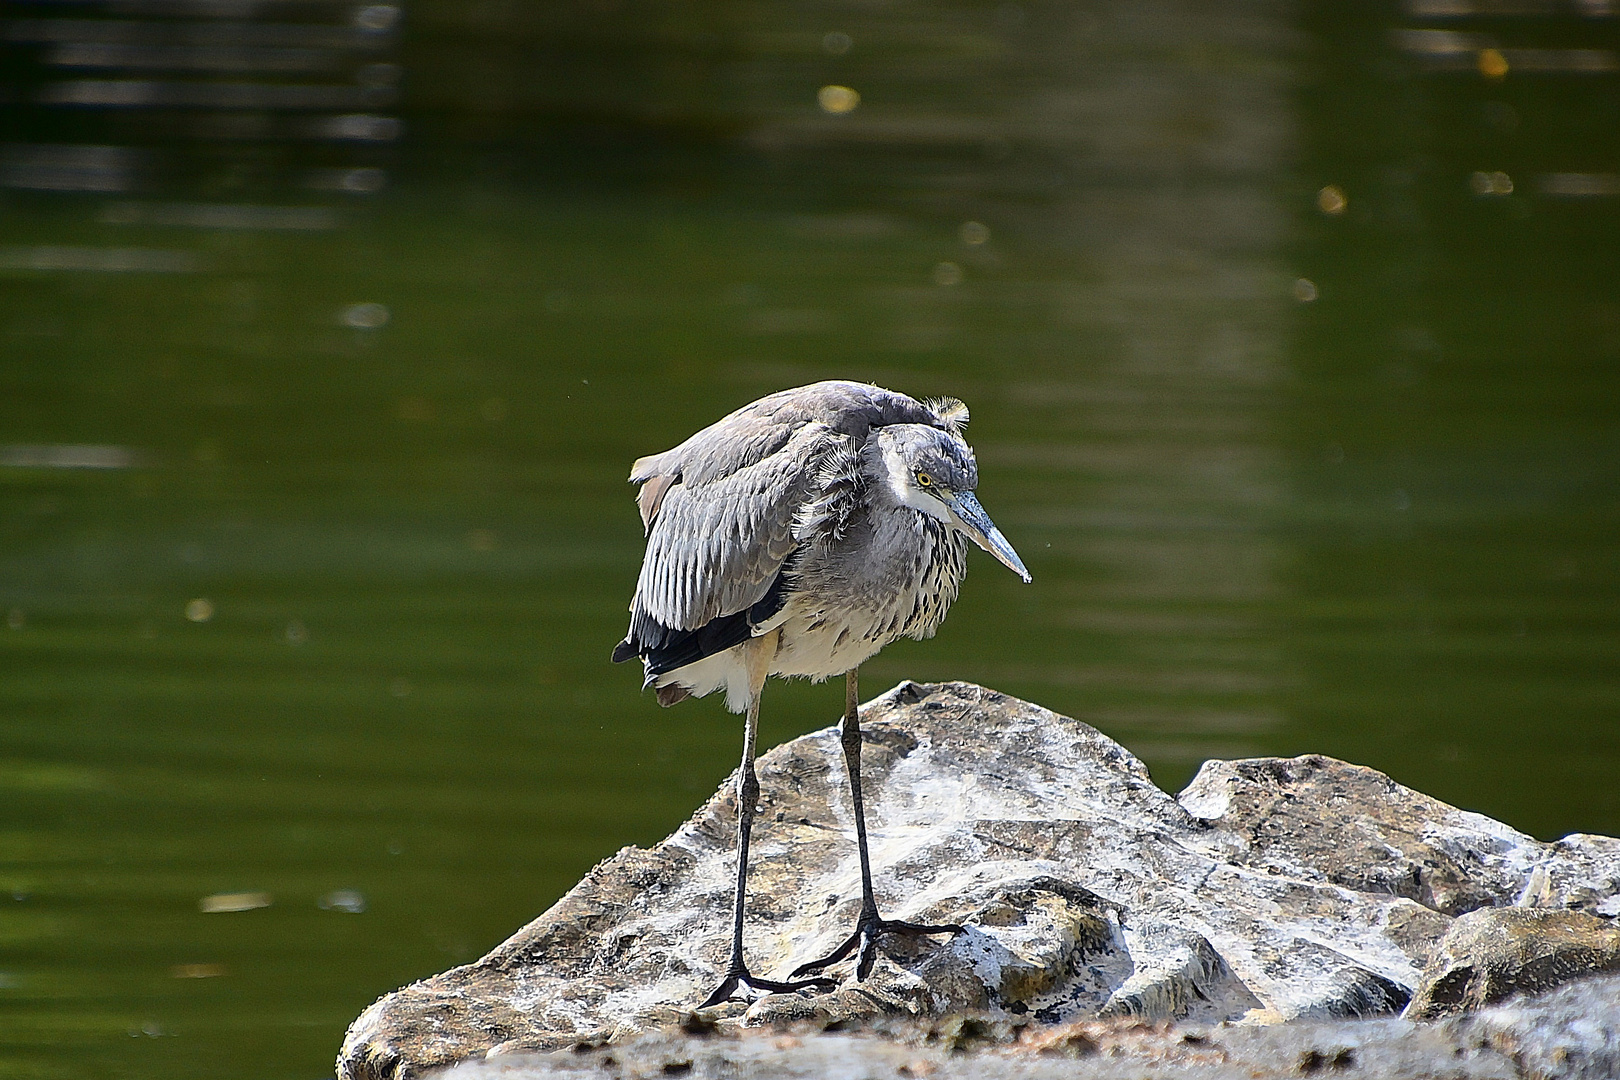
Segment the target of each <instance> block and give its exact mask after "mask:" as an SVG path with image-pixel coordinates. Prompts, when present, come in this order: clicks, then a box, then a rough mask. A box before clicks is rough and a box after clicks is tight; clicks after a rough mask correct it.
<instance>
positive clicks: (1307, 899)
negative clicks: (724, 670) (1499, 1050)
mask: <svg viewBox="0 0 1620 1080" xmlns="http://www.w3.org/2000/svg"><path fill="white" fill-rule="evenodd" d="M862 723H863V729H864V734H865V740H866V741H865V750H864V754H863V762H864V770H863V774H864V777H865V779H866V784H867V801H868V815H869V824H870V826H871V832H872V837H871V839H872V858H873V872H874V878H875V882H876V888H877V893H878V902H879V906H880V907H881V908H882V910H883V912H884V914H885V915H887V916H889V917H892V918H903V919H907V920H910V921H913V922H926V923H948V922H956V923H961V924H963V926H964V927H965V928H966V929H965V931H964V932H963V933H962V934H959V935H957V936H956V937H955V938H954V939H951V940H949V941H940V940H938V939H935V940H934V941H924V942H911V941H906V940H897V941H895V942H894V943H893V944H894V946H895V951H893V952H891V953H890V954H889V955H887V956H885V957H884V958H882V959H880V961H879V963H878V966H877V969H876V970H875V972H874V973H873V975H872V977H871V978H870V979H868V980H867V981H866V982H865V983H862V984H859V985H856V984H854V983H849V982H846V983H845V984H844V986H842V987H841V988H839V989H838V990H835V991H833V992H831V993H828V994H821V995H816V996H800V995H772V996H770V997H766V998H762V999H760V1000H759V1001H757V1002H754V1003H753V1004H752V1005H751V1006H744V1005H743V1004H741V1003H734V1004H729V1005H726V1006H721V1007H720V1008H718V1009H716V1010H711V1011H710V1013H709V1014H706V1015H705V1017H703V1018H702V1022H701V1023H700V1024H699V1025H698V1026H700V1027H706V1026H707V1024H708V1023H709V1022H711V1021H713V1022H717V1023H718V1024H719V1028H720V1030H721V1031H722V1032H726V1031H732V1030H733V1029H737V1028H740V1027H745V1026H759V1025H768V1026H771V1027H773V1028H774V1027H781V1026H783V1025H789V1026H793V1025H795V1024H796V1025H797V1026H799V1027H815V1028H825V1027H827V1026H828V1025H834V1026H839V1027H843V1028H846V1029H848V1028H855V1027H861V1026H871V1025H874V1024H877V1025H881V1024H885V1023H895V1022H898V1021H902V1020H903V1021H905V1022H908V1023H923V1022H931V1018H933V1019H938V1018H945V1017H951V1016H960V1015H962V1014H972V1015H974V1016H977V1017H979V1018H981V1020H982V1021H983V1022H987V1023H992V1024H1005V1025H1012V1026H1014V1027H1016V1028H1017V1029H1018V1030H1020V1031H1023V1032H1026V1033H1027V1032H1035V1031H1057V1030H1061V1029H1062V1028H1063V1027H1064V1025H1071V1026H1072V1025H1074V1024H1080V1023H1101V1024H1105V1025H1106V1024H1114V1025H1119V1024H1125V1025H1131V1024H1135V1025H1137V1026H1138V1027H1140V1026H1141V1025H1143V1024H1149V1025H1152V1024H1158V1023H1161V1022H1176V1023H1177V1024H1179V1025H1211V1024H1218V1023H1221V1022H1224V1021H1248V1022H1251V1023H1252V1022H1257V1021H1258V1022H1275V1021H1283V1020H1289V1021H1292V1020H1305V1021H1312V1022H1322V1021H1331V1020H1335V1019H1347V1018H1359V1017H1378V1016H1393V1015H1395V1014H1398V1013H1400V1012H1401V1010H1403V1009H1405V1008H1406V1007H1407V1005H1408V1003H1409V1002H1410V1001H1412V999H1413V995H1414V993H1416V994H1418V998H1419V1001H1420V1002H1435V1003H1437V1004H1435V1005H1434V1006H1433V1007H1432V1009H1431V1007H1430V1006H1429V1005H1424V1006H1423V1008H1424V1010H1425V1012H1424V1015H1426V1016H1430V1015H1442V1014H1443V1013H1446V1012H1450V1011H1456V1010H1460V1009H1467V1008H1474V1007H1477V1006H1479V1005H1481V1004H1485V1003H1487V1002H1491V1001H1495V1000H1498V999H1499V998H1501V997H1502V996H1504V995H1506V994H1509V993H1512V992H1514V991H1515V990H1542V989H1546V988H1548V987H1551V986H1556V985H1557V984H1558V983H1560V982H1563V981H1567V980H1569V979H1572V978H1578V977H1580V976H1582V975H1586V974H1591V973H1593V972H1598V971H1604V970H1613V969H1614V966H1615V955H1616V951H1615V944H1614V934H1615V931H1614V929H1613V926H1612V923H1611V921H1610V920H1612V919H1613V918H1614V917H1615V916H1616V915H1617V914H1620V840H1615V839H1612V838H1607V837H1598V836H1584V835H1577V836H1570V837H1566V838H1565V839H1563V840H1561V841H1558V842H1556V843H1551V844H1547V843H1541V842H1538V841H1536V840H1534V839H1532V838H1531V837H1528V836H1525V835H1524V834H1522V833H1518V832H1515V831H1514V830H1512V829H1510V828H1508V827H1507V826H1505V825H1502V824H1500V823H1498V822H1495V821H1492V820H1490V819H1489V818H1485V817H1482V816H1480V815H1478V814H1471V813H1467V812H1464V811H1461V810H1458V809H1456V808H1454V807H1451V806H1448V805H1446V804H1444V803H1441V802H1439V801H1437V800H1435V799H1431V798H1429V797H1427V796H1425V795H1422V794H1420V793H1418V792H1415V791H1412V790H1410V789H1408V788H1404V787H1402V786H1400V785H1399V784H1397V783H1395V782H1394V781H1392V780H1391V779H1389V778H1388V777H1387V776H1384V775H1383V774H1381V773H1378V772H1374V771H1373V770H1371V769H1366V768H1361V767H1359V766H1354V765H1349V764H1346V763H1344V762H1341V761H1336V760H1333V759H1331V758H1325V757H1316V756H1310V757H1300V758H1293V759H1288V760H1282V759H1256V760H1248V761H1230V762H1227V761H1212V762H1209V763H1207V764H1206V765H1205V766H1204V768H1203V769H1202V770H1201V771H1200V772H1199V774H1198V775H1197V776H1196V777H1195V778H1194V779H1193V781H1192V783H1191V784H1190V785H1189V786H1188V787H1187V789H1186V790H1185V791H1183V792H1182V793H1181V795H1180V796H1179V797H1172V796H1170V795H1167V794H1165V793H1164V792H1163V791H1160V790H1159V789H1158V788H1157V787H1155V786H1154V785H1153V783H1152V781H1151V780H1150V779H1149V778H1148V774H1147V770H1146V769H1145V768H1144V767H1143V765H1142V764H1141V762H1139V761H1138V760H1137V759H1136V758H1134V757H1133V756H1132V755H1131V754H1130V753H1129V752H1128V751H1127V750H1125V749H1124V748H1123V747H1121V746H1120V745H1119V744H1117V743H1115V742H1113V741H1112V740H1111V739H1109V738H1108V737H1107V736H1105V735H1103V734H1102V733H1101V732H1098V731H1097V730H1095V729H1094V728H1091V727H1089V726H1088V725H1086V724H1083V723H1080V722H1079V721H1076V720H1072V719H1069V718H1068V717H1064V716H1060V715H1058V714H1056V713H1053V712H1050V711H1048V710H1046V709H1042V708H1040V707H1039V706H1036V705H1032V704H1030V703H1028V702H1024V701H1020V700H1018V699H1016V698H1011V697H1007V696H1006V695H1003V694H999V693H996V692H995V691H992V690H987V689H984V688H982V687H978V686H973V685H971V684H965V683H944V684H938V685H919V684H914V683H902V684H901V685H900V686H897V687H895V688H894V689H893V690H891V691H889V692H888V693H886V694H884V695H883V696H881V697H880V698H877V699H876V700H874V701H872V702H870V703H868V704H867V705H866V706H864V707H863V710H862ZM758 771H759V778H760V787H761V807H762V813H761V814H760V816H759V818H757V819H756V824H755V832H754V840H753V856H752V858H751V868H750V879H749V883H750V894H749V905H748V918H747V928H746V933H747V946H748V958H749V963H750V966H751V968H752V969H753V971H755V972H756V973H757V974H761V975H765V976H768V977H777V978H781V977H785V976H786V975H787V974H788V972H789V971H790V970H791V969H792V968H793V966H794V965H795V964H796V963H797V962H800V961H802V960H804V959H807V958H809V957H814V956H818V955H822V954H824V953H825V952H827V951H829V950H830V949H831V948H832V946H833V945H835V944H836V943H837V942H838V941H839V940H840V939H842V937H843V936H844V935H846V934H847V933H848V932H849V930H850V929H851V928H852V927H853V925H854V920H855V914H856V908H857V902H858V897H859V877H858V865H857V860H856V854H855V846H854V839H853V826H852V820H851V817H850V811H849V792H848V785H847V781H846V780H845V778H844V773H843V768H842V758H841V754H840V749H839V743H838V737H837V732H836V730H835V729H832V728H828V729H825V730H823V731H819V732H815V733H813V734H810V735H806V736H804V737H802V738H799V739H796V740H794V741H793V742H790V743H788V744H786V745H784V746H780V747H777V748H776V749H774V750H772V751H770V752H769V753H768V754H766V755H764V756H763V757H762V758H761V759H760V762H759V769H758ZM731 792H732V785H731V784H730V783H729V782H728V783H727V784H725V785H723V786H722V788H721V790H720V792H719V793H717V794H716V795H715V796H714V797H713V798H711V799H710V800H709V801H708V802H707V803H706V804H705V805H704V806H703V807H702V808H701V809H699V810H698V812H697V813H696V814H695V815H693V817H692V818H691V820H689V821H688V822H687V823H686V824H684V825H683V826H681V828H679V829H678V830H676V831H675V833H674V834H672V835H671V836H670V837H669V838H667V839H666V840H664V841H663V842H662V843H661V844H659V845H658V846H656V847H654V848H652V849H651V850H641V849H636V848H625V849H624V850H622V851H620V852H619V853H618V854H616V855H614V856H613V857H612V858H610V859H607V860H606V861H604V862H603V863H601V864H600V865H598V866H597V867H596V868H595V869H593V870H592V871H591V872H590V873H589V874H588V875H587V876H586V877H585V879H584V880H583V881H581V882H580V883H579V884H578V885H577V886H575V887H574V889H573V890H571V891H570V892H569V893H568V894H567V895H566V896H564V897H563V898H562V899H561V900H559V901H558V902H557V903H556V904H555V905H554V906H553V907H552V908H551V910H549V911H547V912H546V913H545V914H544V915H542V916H540V917H539V918H538V919H536V920H535V921H534V922H532V923H530V924H529V925H528V926H526V927H524V928H523V929H522V930H520V931H518V933H517V934H515V935H514V936H513V937H512V938H511V939H509V940H508V941H506V942H505V943H504V944H502V945H501V946H499V947H498V948H496V949H495V950H494V951H493V952H491V953H490V954H489V955H488V956H485V957H484V958H482V959H480V960H478V961H476V962H474V963H472V964H469V965H466V966H464V967H459V968H455V969H453V970H451V971H448V972H445V973H444V974H442V975H437V976H434V977H433V978H430V979H425V980H423V981H422V982H419V983H415V984H413V985H411V986H408V987H406V988H404V989H402V990H399V991H397V992H395V993H393V994H389V995H388V996H386V997H384V998H382V999H381V1000H380V1001H378V1002H377V1003H376V1004H375V1005H373V1006H372V1007H371V1008H369V1009H368V1010H366V1012H365V1013H363V1014H362V1015H361V1016H360V1018H359V1019H357V1020H356V1021H355V1023H354V1025H353V1026H352V1027H351V1028H350V1031H349V1034H348V1038H347V1039H346V1040H345V1043H344V1046H343V1050H342V1054H341V1057H340V1059H339V1063H338V1064H339V1071H340V1075H341V1076H343V1077H345V1078H347V1080H382V1078H391V1080H399V1078H402V1077H405V1076H409V1075H412V1074H415V1073H417V1072H419V1071H421V1070H423V1069H426V1068H430V1067H435V1066H442V1065H449V1064H453V1063H455V1062H459V1061H463V1060H467V1059H472V1058H482V1057H484V1056H485V1055H486V1054H489V1053H491V1052H492V1051H493V1052H494V1053H495V1054H496V1055H510V1054H515V1053H521V1052H524V1051H545V1050H553V1049H557V1048H560V1047H567V1046H571V1045H576V1044H581V1043H584V1044H599V1043H605V1042H608V1041H613V1042H617V1043H625V1042H627V1041H634V1040H635V1039H636V1038H637V1037H638V1036H641V1035H642V1034H643V1033H649V1032H655V1031H657V1030H659V1029H662V1028H666V1027H668V1026H670V1025H672V1024H678V1023H680V1022H682V1021H683V1018H686V1020H685V1022H686V1023H687V1024H688V1025H689V1026H690V1025H691V1024H692V1023H693V1021H692V1020H691V1018H690V1017H689V1015H688V1014H689V1013H690V1010H691V1009H692V1007H693V1006H694V1005H695V1004H696V1003H697V1002H699V1001H701V1000H702V998H703V996H704V995H705V994H706V993H707V992H708V990H709V989H711V988H712V987H713V986H714V985H715V984H716V983H717V982H718V981H719V979H720V976H721V974H722V971H723V967H724V964H725V961H726V954H727V945H728V922H729V914H730V893H731V887H732V874H733V866H734V863H733V859H734V852H733V833H734V830H735V821H736V817H735V813H736V808H735V802H734V798H733V796H732V794H731ZM1498 908H1512V909H1514V911H1516V912H1517V913H1518V914H1517V915H1512V916H1509V918H1510V919H1511V920H1513V921H1509V922H1505V923H1501V924H1491V927H1492V928H1488V929H1487V930H1486V932H1473V933H1471V934H1462V931H1464V930H1467V929H1468V928H1469V926H1470V925H1471V924H1470V923H1469V922H1468V920H1467V919H1465V918H1462V916H1465V915H1467V913H1469V912H1480V913H1482V914H1483V910H1482V909H1498ZM1495 914H1505V913H1500V912H1498V913H1495ZM1474 917H1475V918H1478V917H1479V916H1478V915H1476V916H1474ZM1538 920H1540V921H1538ZM1448 933H1451V935H1452V936H1451V937H1450V938H1448ZM1460 934H1462V936H1459V935H1460ZM1549 935H1550V936H1549ZM1442 941H1446V942H1447V948H1448V949H1449V950H1450V951H1449V952H1446V950H1445V949H1442V947H1441V943H1442ZM1537 943H1542V944H1537ZM1442 953H1444V954H1445V955H1442ZM1447 957H1450V958H1451V959H1449V960H1448V959H1447ZM1549 957H1550V958H1552V959H1551V960H1549ZM1459 965H1472V966H1471V967H1469V968H1468V970H1469V971H1471V972H1472V971H1480V972H1488V973H1489V974H1488V975H1479V976H1477V977H1476V976H1475V975H1473V974H1467V975H1458V974H1457V973H1456V972H1457V971H1458V970H1459ZM1426 980H1427V981H1426ZM1189 1030H1191V1029H1190V1028H1189ZM1189 1045H1191V1044H1189ZM1318 1065H1320V1066H1321V1067H1322V1068H1325V1069H1331V1068H1334V1067H1335V1066H1333V1064H1332V1060H1331V1057H1329V1058H1324V1059H1323V1061H1322V1062H1319V1063H1318ZM1290 1068H1293V1066H1292V1065H1290ZM1306 1071H1310V1070H1309V1069H1307V1070H1306ZM1296 1073H1297V1070H1296ZM1480 1075H1484V1074H1480ZM1504 1075H1508V1074H1504Z"/></svg>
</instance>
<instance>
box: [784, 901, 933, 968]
mask: <svg viewBox="0 0 1620 1080" xmlns="http://www.w3.org/2000/svg"><path fill="white" fill-rule="evenodd" d="M961 932H962V927H961V926H959V925H958V924H956V923H941V924H938V925H930V924H925V923H908V922H902V921H900V920H899V919H880V918H878V916H877V913H876V912H872V913H870V914H863V915H862V916H861V920H860V922H858V923H857V924H856V925H855V932H854V933H853V934H851V935H849V937H847V938H845V939H844V940H843V942H842V943H841V944H840V945H839V946H838V948H836V949H834V950H833V951H832V952H830V953H828V954H827V955H826V956H823V957H822V958H821V959H819V960H811V961H810V962H809V963H806V964H800V965H799V966H798V967H796V968H794V969H793V976H792V977H793V978H795V979H797V978H799V977H800V976H803V975H812V974H814V973H816V972H818V971H823V970H825V969H826V968H829V967H831V966H832V965H834V964H836V963H838V962H839V961H840V960H842V959H844V958H845V957H846V956H848V955H849V954H850V953H851V952H854V953H855V978H856V980H857V981H860V980H864V979H865V978H866V977H867V976H868V975H870V974H872V965H874V964H876V963H877V943H878V939H879V938H881V937H882V936H883V935H884V934H903V935H905V936H906V937H927V936H929V935H932V934H960V933H961Z"/></svg>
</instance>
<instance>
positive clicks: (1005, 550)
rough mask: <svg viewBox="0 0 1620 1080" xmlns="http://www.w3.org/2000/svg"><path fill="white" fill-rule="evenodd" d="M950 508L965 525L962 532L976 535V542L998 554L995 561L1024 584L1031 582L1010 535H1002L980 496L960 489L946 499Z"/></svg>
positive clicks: (959, 521)
mask: <svg viewBox="0 0 1620 1080" xmlns="http://www.w3.org/2000/svg"><path fill="white" fill-rule="evenodd" d="M945 505H946V506H948V507H950V509H951V514H952V516H954V517H955V518H956V520H957V522H958V523H960V524H961V526H962V531H963V532H965V533H967V534H968V535H969V536H971V537H973V542H974V543H975V544H978V545H979V546H980V547H982V548H984V550H986V551H988V552H989V553H990V554H992V555H994V556H995V557H996V560H997V561H998V562H1000V563H1001V565H1003V566H1005V567H1006V568H1007V569H1009V570H1011V571H1012V572H1013V573H1015V574H1017V575H1018V576H1019V577H1021V578H1023V579H1024V584H1025V585H1028V584H1029V581H1030V577H1029V571H1028V570H1025V569H1024V560H1023V559H1020V558H1019V557H1018V552H1016V551H1014V550H1013V546H1012V545H1011V544H1009V543H1007V538H1006V537H1005V536H1002V535H1001V530H1000V529H998V528H996V523H995V522H993V521H991V520H990V515H989V514H987V513H985V512H984V507H982V506H980V505H979V499H978V496H976V495H974V494H973V492H971V491H962V492H957V493H956V494H955V495H953V496H951V497H949V498H947V499H946V500H945Z"/></svg>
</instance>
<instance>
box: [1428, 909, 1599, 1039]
mask: <svg viewBox="0 0 1620 1080" xmlns="http://www.w3.org/2000/svg"><path fill="white" fill-rule="evenodd" d="M1602 971H1620V926H1616V925H1615V924H1614V923H1612V922H1610V921H1609V920H1607V919H1600V918H1597V917H1596V916H1593V915H1588V914H1586V913H1585V912H1581V911H1548V910H1546V909H1538V908H1521V907H1512V908H1485V909H1481V910H1479V911H1470V912H1468V913H1467V914H1465V915H1462V916H1459V917H1458V918H1457V920H1456V921H1455V922H1453V923H1452V924H1451V928H1450V929H1449V930H1447V931H1446V936H1445V937H1444V938H1442V939H1441V940H1440V946H1439V948H1437V949H1436V950H1435V952H1434V955H1433V956H1431V957H1430V958H1429V963H1428V966H1427V967H1426V968H1425V969H1424V971H1423V980H1422V982H1421V983H1419V985H1418V988H1417V992H1416V993H1415V994H1413V995H1412V1003H1411V1004H1410V1005H1408V1006H1407V1009H1406V1016H1407V1018H1408V1019H1412V1020H1435V1019H1438V1018H1440V1017H1442V1016H1449V1015H1452V1014H1454V1013H1460V1012H1468V1011H1471V1010H1473V1009H1479V1008H1483V1007H1484V1006H1486V1005H1494V1004H1496V1003H1497V1002H1499V1001H1502V1000H1503V999H1505V998H1508V997H1511V996H1512V995H1514V994H1535V993H1539V992H1541V991H1543V990H1546V989H1548V988H1549V987H1553V986H1558V985H1560V984H1562V983H1566V982H1568V981H1569V980H1570V979H1571V978H1577V977H1579V976H1582V975H1589V974H1591V973H1593V972H1602Z"/></svg>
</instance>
